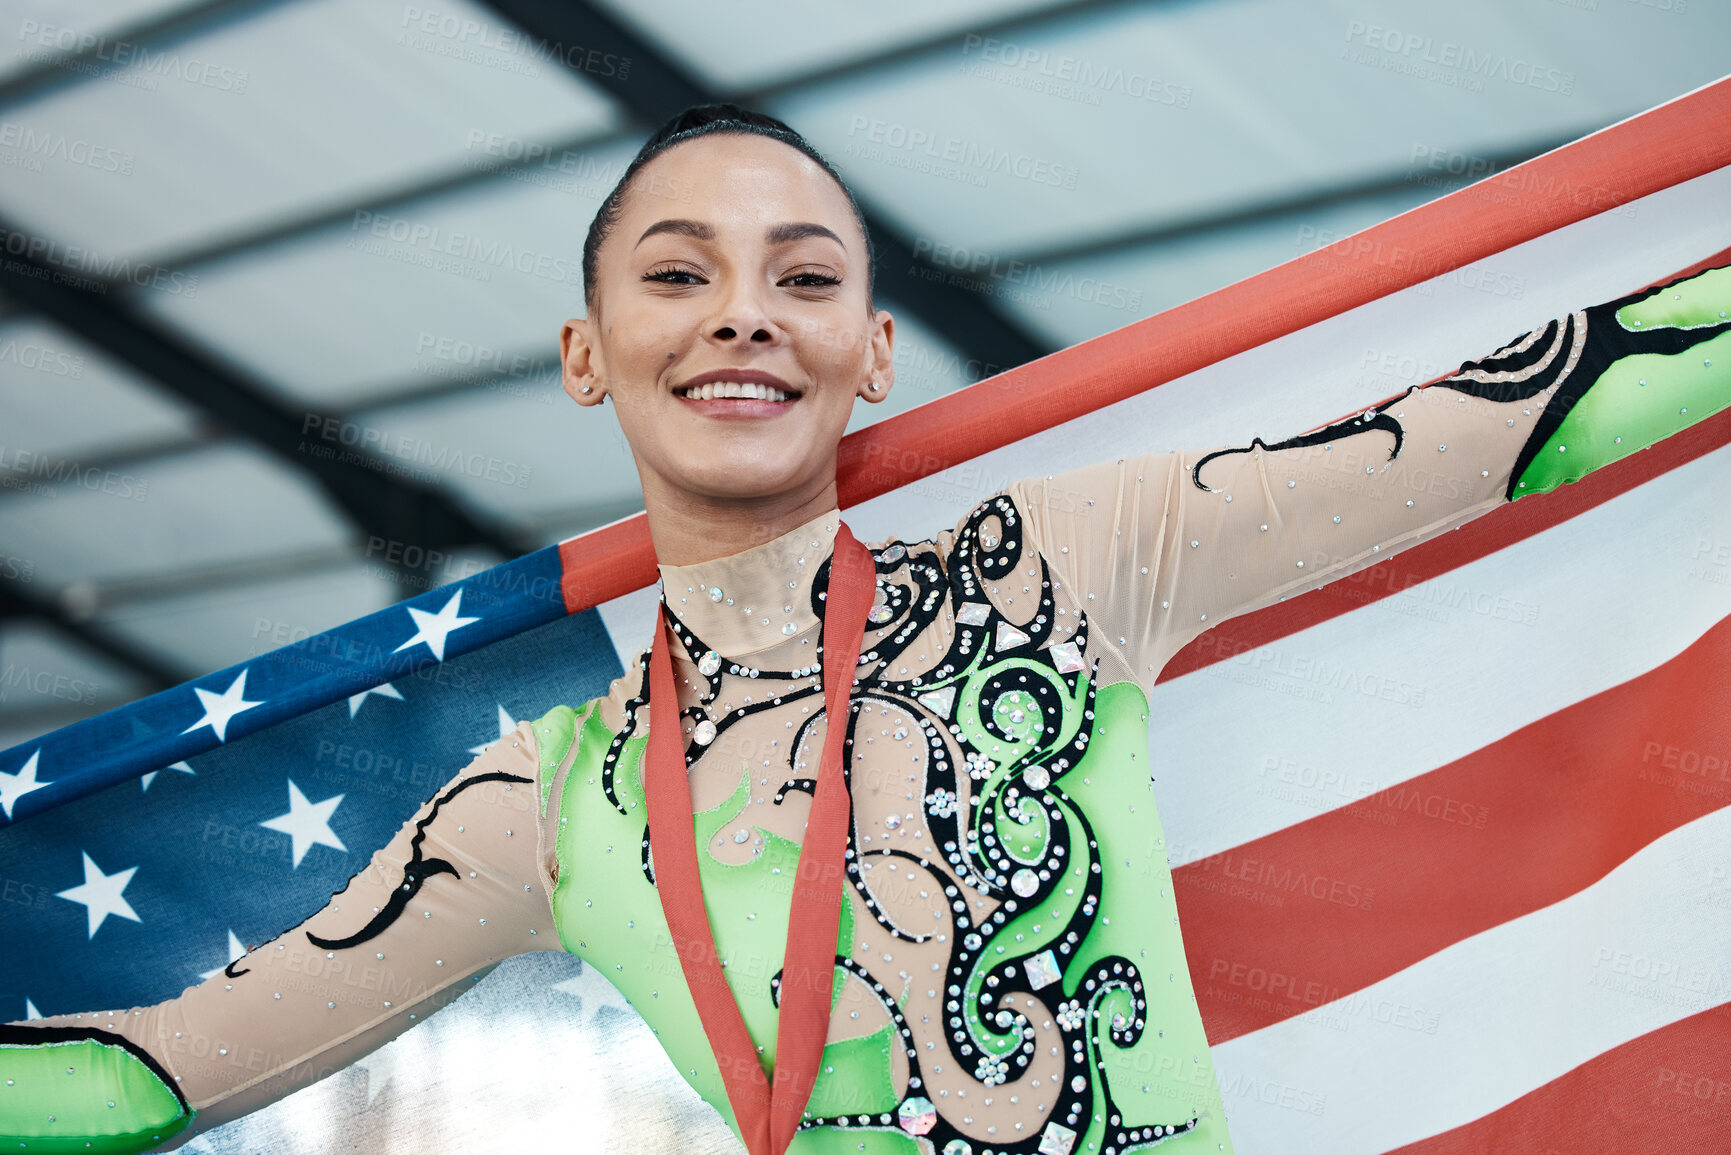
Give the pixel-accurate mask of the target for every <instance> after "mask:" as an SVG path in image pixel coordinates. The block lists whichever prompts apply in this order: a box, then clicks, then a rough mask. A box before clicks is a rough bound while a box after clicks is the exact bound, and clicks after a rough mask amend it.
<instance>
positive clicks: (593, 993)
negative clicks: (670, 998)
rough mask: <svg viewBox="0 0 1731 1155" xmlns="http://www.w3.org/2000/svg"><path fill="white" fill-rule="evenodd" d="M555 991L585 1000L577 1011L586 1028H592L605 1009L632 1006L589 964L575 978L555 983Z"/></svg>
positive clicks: (626, 1009) (625, 1009) (622, 1008)
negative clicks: (597, 1016) (598, 1015)
mask: <svg viewBox="0 0 1731 1155" xmlns="http://www.w3.org/2000/svg"><path fill="white" fill-rule="evenodd" d="M553 989H554V990H556V991H558V992H559V993H560V994H566V995H576V996H577V997H578V998H580V999H582V1000H583V1004H582V1006H580V1007H578V1008H577V1009H578V1011H579V1018H580V1019H581V1020H582V1023H583V1025H584V1026H585V1027H588V1026H592V1025H593V1024H594V1022H595V1016H596V1015H597V1014H598V1013H599V1012H600V1011H601V1010H602V1009H603V1008H605V1007H614V1008H617V1009H618V1010H621V1011H629V1010H630V1009H631V1004H630V1003H628V1002H626V1001H625V997H624V996H623V995H621V994H620V993H619V991H618V989H617V988H616V987H614V985H613V984H612V983H610V982H608V981H607V977H606V976H605V975H603V974H602V973H601V972H600V971H599V970H597V969H596V968H594V967H592V966H590V965H589V964H588V963H584V964H583V969H582V970H581V971H579V972H577V976H576V977H575V978H569V979H566V980H565V981H564V982H562V983H555V984H553Z"/></svg>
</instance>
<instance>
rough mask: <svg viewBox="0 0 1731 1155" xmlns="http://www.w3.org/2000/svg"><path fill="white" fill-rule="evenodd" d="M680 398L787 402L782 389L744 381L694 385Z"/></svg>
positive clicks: (684, 391) (683, 392)
mask: <svg viewBox="0 0 1731 1155" xmlns="http://www.w3.org/2000/svg"><path fill="white" fill-rule="evenodd" d="M680 396H682V397H688V398H690V399H691V400H693V401H714V400H715V399H716V398H718V397H720V398H725V397H740V398H744V399H746V400H751V401H786V400H787V394H786V393H783V392H782V391H781V390H780V389H774V388H771V387H770V386H768V385H758V384H755V383H748V382H744V381H711V382H710V383H709V384H707V385H693V386H691V387H690V388H689V389H685V390H683V391H681V393H680Z"/></svg>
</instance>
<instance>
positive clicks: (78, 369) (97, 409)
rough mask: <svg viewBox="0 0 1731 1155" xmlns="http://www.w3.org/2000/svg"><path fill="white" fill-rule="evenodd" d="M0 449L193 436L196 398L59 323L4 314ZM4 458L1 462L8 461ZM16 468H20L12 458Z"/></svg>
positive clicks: (59, 453)
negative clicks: (185, 398)
mask: <svg viewBox="0 0 1731 1155" xmlns="http://www.w3.org/2000/svg"><path fill="white" fill-rule="evenodd" d="M0 414H4V415H5V422H4V425H3V426H0V445H4V446H5V447H6V448H5V450H0V452H7V451H9V452H11V453H14V454H15V453H17V452H19V451H24V452H28V453H31V454H45V455H47V456H50V457H57V458H65V457H69V456H73V455H78V454H84V455H96V454H102V453H111V452H113V451H115V450H119V449H125V448H128V447H132V446H141V445H154V444H161V443H164V442H172V441H175V440H180V439H184V438H190V437H192V436H193V435H194V433H195V432H196V431H197V422H196V420H195V417H196V414H195V412H194V410H193V409H191V408H190V407H189V406H187V405H185V404H183V403H181V402H180V401H178V400H176V399H174V398H172V397H170V396H168V395H167V394H165V393H163V392H161V391H160V390H158V389H157V388H156V387H155V386H154V385H152V384H150V383H148V382H146V381H144V380H143V379H142V378H140V377H138V376H137V375H136V374H134V373H132V372H131V371H130V370H128V369H126V368H125V367H124V366H121V365H117V364H115V363H114V362H113V361H110V360H109V359H108V358H107V356H106V355H104V354H102V353H98V352H97V351H96V350H94V349H92V348H91V347H90V346H88V345H86V344H84V343H83V342H82V341H80V340H78V339H77V338H76V337H73V336H71V335H69V334H68V333H66V332H65V331H64V330H63V329H60V328H58V327H57V326H55V325H51V324H48V323H47V322H44V321H42V320H40V319H38V318H35V317H31V316H28V315H25V316H22V317H17V318H13V319H9V320H6V321H4V322H0ZM8 467H9V465H8V462H0V470H4V469H6V468H8ZM12 468H15V466H13V467H12Z"/></svg>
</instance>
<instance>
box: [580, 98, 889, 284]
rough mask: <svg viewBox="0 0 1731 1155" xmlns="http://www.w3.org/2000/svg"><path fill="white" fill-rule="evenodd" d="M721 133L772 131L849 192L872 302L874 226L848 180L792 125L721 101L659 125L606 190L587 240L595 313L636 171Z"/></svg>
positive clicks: (586, 276)
mask: <svg viewBox="0 0 1731 1155" xmlns="http://www.w3.org/2000/svg"><path fill="white" fill-rule="evenodd" d="M719 132H731V133H738V134H750V135H754V136H767V137H769V138H770V139H771V140H779V141H781V143H783V144H785V145H788V146H789V147H791V148H797V149H798V150H799V151H800V152H802V153H804V154H805V155H806V156H808V157H810V158H811V159H812V160H814V161H816V162H817V163H818V165H819V167H821V168H822V169H823V171H825V172H827V173H829V175H830V176H831V177H833V178H834V180H835V183H836V185H837V187H839V188H840V189H841V191H842V195H843V196H845V197H847V203H848V205H849V207H851V208H852V209H853V215H854V220H856V221H858V222H859V231H860V233H861V235H863V236H864V237H865V246H866V303H867V305H868V306H869V305H870V304H871V301H872V282H873V277H872V264H873V261H874V259H875V258H874V255H873V252H872V236H871V230H869V229H868V228H866V222H865V214H864V213H862V212H861V211H860V207H859V202H858V201H856V200H854V196H853V190H852V189H850V188H848V187H847V182H846V181H844V180H842V179H841V174H840V173H838V172H836V171H835V168H834V167H833V166H832V165H831V164H830V163H829V161H827V160H825V159H824V158H823V156H822V155H821V154H819V152H818V151H817V149H815V148H813V147H812V146H811V145H810V144H808V143H806V139H805V137H803V136H801V135H800V134H799V133H797V132H795V131H794V130H793V129H791V128H789V127H788V126H787V125H786V124H784V123H782V122H781V121H779V120H777V119H776V118H775V117H773V116H767V115H765V114H764V113H761V112H753V111H752V110H751V109H749V108H742V107H740V106H739V105H737V104H733V103H730V102H726V101H723V102H721V103H717V104H698V105H693V106H692V107H690V108H688V109H686V110H685V111H684V112H681V113H679V114H678V115H677V116H675V117H673V119H671V120H669V121H668V122H667V123H666V124H664V125H662V126H661V127H660V129H658V130H657V131H656V133H655V135H654V136H651V137H650V138H649V139H648V140H646V141H644V142H643V147H642V148H640V149H638V150H637V155H636V156H635V157H633V158H632V160H631V164H630V165H628V166H627V167H626V169H625V175H624V176H622V177H620V178H619V183H618V184H616V185H614V186H613V191H612V192H610V193H608V194H607V199H606V200H604V201H602V202H601V207H600V209H598V210H597V211H596V213H595V219H594V220H592V221H590V222H589V235H588V236H587V237H586V238H584V241H583V303H584V306H585V307H586V308H588V309H589V310H590V312H593V311H594V308H595V266H596V263H597V260H598V256H599V253H600V251H601V242H602V241H605V240H606V239H607V237H608V234H610V233H611V232H612V231H613V227H614V226H615V225H616V224H618V223H619V214H620V212H621V211H622V209H623V207H624V203H625V193H626V190H627V188H628V187H629V186H630V184H631V178H632V177H634V176H636V175H637V170H638V169H640V168H642V167H643V166H644V165H646V164H648V163H649V162H650V161H652V160H654V159H655V158H656V157H658V156H660V155H661V154H662V153H664V152H666V151H667V150H668V149H670V148H672V147H673V146H674V145H677V144H684V143H685V142H686V141H688V140H696V139H697V138H698V137H700V136H710V135H713V134H715V133H719Z"/></svg>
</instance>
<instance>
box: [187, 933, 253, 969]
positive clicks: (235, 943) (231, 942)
mask: <svg viewBox="0 0 1731 1155" xmlns="http://www.w3.org/2000/svg"><path fill="white" fill-rule="evenodd" d="M245 954H246V947H245V946H244V945H242V943H241V941H240V939H238V938H236V937H235V934H234V931H232V930H231V931H229V932H228V963H224V964H223V965H222V966H219V967H217V968H216V969H215V970H210V971H204V972H203V973H201V974H200V975H199V976H198V977H199V978H200V979H206V980H208V979H211V978H214V977H215V976H217V975H219V974H221V973H222V972H223V971H225V970H227V969H228V966H229V963H233V962H234V960H235V959H237V958H242V957H244V956H245Z"/></svg>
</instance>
